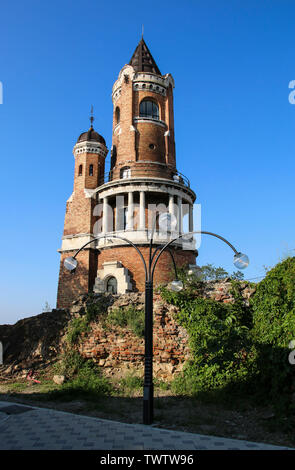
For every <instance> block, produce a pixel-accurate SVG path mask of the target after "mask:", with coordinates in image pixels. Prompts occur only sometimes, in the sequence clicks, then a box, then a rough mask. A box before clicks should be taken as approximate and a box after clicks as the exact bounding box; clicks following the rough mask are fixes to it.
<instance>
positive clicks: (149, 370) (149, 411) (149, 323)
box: [64, 213, 249, 424]
mask: <svg viewBox="0 0 295 470" xmlns="http://www.w3.org/2000/svg"><path fill="white" fill-rule="evenodd" d="M164 216H165V218H166V219H168V220H169V216H170V214H167V213H165V214H161V215H160V217H163V220H164ZM156 221H157V218H155V219H154V223H153V228H152V232H151V237H150V243H149V261H148V266H147V264H146V262H145V259H144V257H143V255H142V253H141V251H140V250H139V248H138V247H137V246H136V245H135V244H134V243H133V242H132V241H130V240H128V239H127V238H125V237H121V236H120V235H117V234H113V233H109V234H108V235H99V236H98V237H95V238H94V239H93V240H90V241H88V242H87V243H85V244H84V245H83V246H82V247H81V248H80V249H79V250H78V251H77V252H76V253H75V255H74V256H73V257H68V258H66V259H65V260H64V266H65V268H66V269H67V270H69V271H72V272H75V269H76V267H77V264H78V262H77V260H76V257H77V255H78V254H79V253H80V251H82V250H83V249H84V248H85V247H86V246H87V245H89V244H90V243H93V242H94V241H95V240H99V239H101V238H107V239H112V238H117V239H119V240H123V241H125V242H126V243H128V244H129V245H130V246H132V247H133V248H135V250H136V251H137V253H138V254H139V256H140V258H141V260H142V262H143V266H144V270H145V356H144V386H143V423H144V424H152V422H153V401H154V388H153V281H154V272H155V268H156V265H157V262H158V260H159V258H160V256H161V255H162V253H163V252H164V251H165V250H166V249H167V250H168V252H169V253H170V255H171V258H172V261H173V266H174V270H175V277H176V279H175V281H173V282H172V283H171V284H170V286H171V289H172V290H177V291H179V290H181V289H182V288H183V285H182V282H181V281H179V280H178V277H177V270H176V263H175V260H174V257H173V253H172V251H171V250H170V248H169V247H170V245H171V244H172V243H173V242H175V241H176V240H179V239H180V238H185V239H188V240H192V237H193V235H194V234H206V235H211V236H213V237H217V238H219V239H220V240H222V241H224V242H225V243H226V244H227V245H229V247H230V248H231V249H232V250H233V251H234V253H235V255H234V265H235V266H236V267H237V268H239V269H244V268H246V267H247V266H248V264H249V259H248V257H247V256H246V255H244V254H242V253H240V252H238V251H237V250H236V249H235V248H234V247H233V245H231V244H230V243H229V242H228V241H227V240H226V239H225V238H223V237H221V236H220V235H217V234H215V233H212V232H205V231H201V230H199V231H195V232H189V233H186V234H181V235H179V236H177V237H176V238H173V239H171V240H170V241H168V242H167V243H165V244H164V245H161V246H158V247H157V248H156V249H155V250H154V252H153V249H152V248H153V236H154V232H155V228H156ZM166 223H167V221H166ZM170 226H171V222H170Z"/></svg>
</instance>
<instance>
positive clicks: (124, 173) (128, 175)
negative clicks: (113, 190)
mask: <svg viewBox="0 0 295 470" xmlns="http://www.w3.org/2000/svg"><path fill="white" fill-rule="evenodd" d="M120 177H121V178H122V179H126V178H131V168H130V167H129V166H125V167H124V168H122V169H121V171H120Z"/></svg>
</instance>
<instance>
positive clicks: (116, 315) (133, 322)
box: [105, 307, 144, 338]
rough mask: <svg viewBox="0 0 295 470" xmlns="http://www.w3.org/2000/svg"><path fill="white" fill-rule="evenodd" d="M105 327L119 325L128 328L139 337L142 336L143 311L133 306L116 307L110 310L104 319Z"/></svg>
mask: <svg viewBox="0 0 295 470" xmlns="http://www.w3.org/2000/svg"><path fill="white" fill-rule="evenodd" d="M105 325H106V327H107V328H108V327H111V326H120V327H121V328H128V329H129V330H130V331H132V333H134V334H135V335H136V336H138V337H139V338H143V337H144V311H143V310H136V309H135V308H134V307H128V308H123V307H120V308H116V309H114V310H112V311H111V312H110V313H109V314H108V316H107V317H106V320H105Z"/></svg>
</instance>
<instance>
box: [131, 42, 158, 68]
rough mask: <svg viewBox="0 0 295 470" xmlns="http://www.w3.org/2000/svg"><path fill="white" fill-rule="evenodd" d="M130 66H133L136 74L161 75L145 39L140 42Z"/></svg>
mask: <svg viewBox="0 0 295 470" xmlns="http://www.w3.org/2000/svg"><path fill="white" fill-rule="evenodd" d="M129 65H132V67H133V68H134V70H135V71H136V72H150V73H156V74H157V75H161V72H160V70H159V68H158V66H157V64H156V62H155V60H154V58H153V56H152V54H151V53H150V51H149V48H148V47H147V45H146V43H145V41H144V39H143V38H141V40H140V41H139V43H138V46H137V48H136V49H135V51H134V54H133V56H132V57H131V60H130V62H129Z"/></svg>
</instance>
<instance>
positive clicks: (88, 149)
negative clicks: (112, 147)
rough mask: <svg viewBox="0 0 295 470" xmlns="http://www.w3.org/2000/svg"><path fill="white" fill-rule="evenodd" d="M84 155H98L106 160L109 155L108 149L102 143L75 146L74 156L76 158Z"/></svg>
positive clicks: (87, 142) (80, 143)
mask: <svg viewBox="0 0 295 470" xmlns="http://www.w3.org/2000/svg"><path fill="white" fill-rule="evenodd" d="M82 153H96V154H97V155H100V156H102V157H104V158H105V157H106V156H107V153H108V148H107V147H106V146H105V145H103V144H101V143H100V142H92V141H85V142H79V143H77V144H76V145H75V146H74V149H73V154H74V156H75V157H76V156H77V155H80V154H82Z"/></svg>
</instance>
